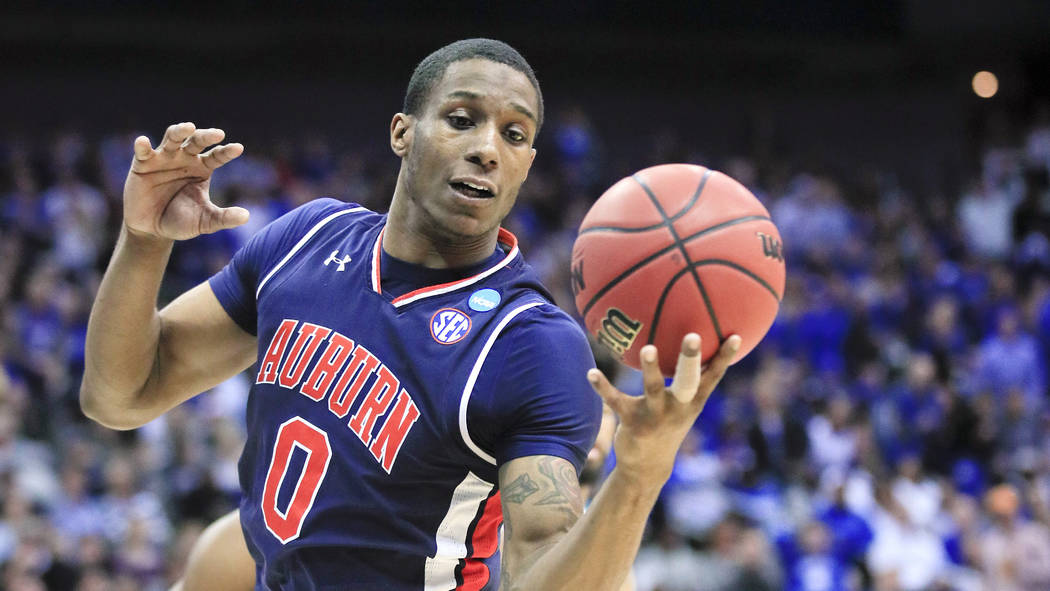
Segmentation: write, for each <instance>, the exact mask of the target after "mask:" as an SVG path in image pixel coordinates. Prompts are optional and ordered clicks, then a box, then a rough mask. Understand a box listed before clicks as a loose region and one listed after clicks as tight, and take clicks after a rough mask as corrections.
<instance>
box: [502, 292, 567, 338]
mask: <svg viewBox="0 0 1050 591" xmlns="http://www.w3.org/2000/svg"><path fill="white" fill-rule="evenodd" d="M516 310H520V311H518V313H517V314H515V315H514V317H513V318H512V319H511V320H510V322H509V324H508V326H507V327H506V329H505V330H504V333H505V334H506V335H512V336H514V337H515V338H517V339H521V338H527V339H532V338H535V339H539V340H542V341H559V342H562V343H564V342H567V341H573V342H576V343H581V344H583V345H584V346H586V345H587V335H586V334H584V332H583V329H582V328H580V325H579V323H577V322H576V320H575V319H573V317H572V316H570V315H569V314H568V313H566V312H565V311H564V310H562V309H561V308H559V307H558V306H557V305H556V304H554V303H553V302H551V301H550V300H548V299H547V298H546V297H543V296H542V295H541V294H536V296H535V297H526V298H521V299H520V300H519V302H518V303H517V305H516V306H515V307H514V308H513V310H512V311H511V312H514V311H516ZM508 315H509V313H508Z"/></svg>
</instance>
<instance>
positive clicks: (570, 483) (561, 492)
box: [536, 458, 583, 517]
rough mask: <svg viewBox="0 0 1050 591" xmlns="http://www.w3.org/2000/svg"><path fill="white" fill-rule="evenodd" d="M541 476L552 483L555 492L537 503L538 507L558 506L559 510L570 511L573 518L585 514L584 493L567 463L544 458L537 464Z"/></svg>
mask: <svg viewBox="0 0 1050 591" xmlns="http://www.w3.org/2000/svg"><path fill="white" fill-rule="evenodd" d="M537 466H538V467H539V470H540V474H543V476H545V477H546V478H547V479H548V480H550V482H551V486H553V487H554V490H552V491H551V492H549V493H548V494H547V495H546V496H544V497H543V498H542V499H540V500H539V501H537V502H536V504H537V505H556V506H557V508H558V509H561V510H563V511H564V510H568V512H569V513H571V514H572V516H573V517H579V516H580V515H581V514H582V513H583V493H581V492H580V487H579V484H578V483H577V482H576V472H575V471H574V470H573V469H572V466H570V465H569V464H567V463H565V462H557V463H555V460H554V459H553V458H543V459H542V460H540V461H539V463H538V464H537Z"/></svg>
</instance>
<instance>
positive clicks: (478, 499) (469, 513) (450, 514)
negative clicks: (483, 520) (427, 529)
mask: <svg viewBox="0 0 1050 591" xmlns="http://www.w3.org/2000/svg"><path fill="white" fill-rule="evenodd" d="M495 487H496V485H494V484H493V483H491V482H486V481H485V480H483V479H482V478H481V477H479V476H478V475H476V474H474V473H473V472H469V471H468V472H467V476H466V478H464V479H463V482H460V483H459V485H458V486H457V487H456V489H455V490H454V491H452V501H451V502H450V503H449V507H448V511H447V512H446V513H445V518H444V519H442V520H441V525H439V526H438V528H437V532H436V533H435V534H434V542H435V548H436V549H435V550H434V555H433V556H430V557H428V558H427V560H426V563H425V564H424V566H423V580H424V585H423V589H424V590H425V591H449V590H450V589H455V588H456V584H457V583H456V568H457V567H459V561H460V560H462V559H464V558H466V557H467V536H469V535H470V533H471V532H470V525H471V524H472V523H474V520H475V519H476V518H477V516H478V511H479V510H480V509H481V505H482V503H484V502H485V500H486V499H488V498H489V495H491V494H492V490H493V489H494V488H495Z"/></svg>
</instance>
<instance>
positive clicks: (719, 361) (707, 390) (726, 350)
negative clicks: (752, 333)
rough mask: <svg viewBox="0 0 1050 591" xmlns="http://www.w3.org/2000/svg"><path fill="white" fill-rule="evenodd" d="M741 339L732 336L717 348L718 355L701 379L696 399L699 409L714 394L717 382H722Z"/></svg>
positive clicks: (738, 348)
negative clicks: (698, 394)
mask: <svg viewBox="0 0 1050 591" xmlns="http://www.w3.org/2000/svg"><path fill="white" fill-rule="evenodd" d="M741 342H742V341H741V339H740V336H739V335H732V336H730V337H729V338H728V339H726V340H725V342H723V343H722V346H721V347H719V349H718V353H717V354H716V355H715V357H714V359H712V360H711V362H710V363H708V364H707V370H706V371H705V372H704V375H703V378H702V384H701V386H700V393H701V395H700V396H697V397H696V400H697V403H698V404H699V405H700V408H703V406H704V404H706V403H707V399H708V397H710V396H711V393H712V392H714V390H715V386H717V385H718V382H720V381H722V376H724V375H725V373H726V370H727V369H729V364H730V363H732V362H733V359H734V358H735V357H736V352H737V351H739V350H740V343H741Z"/></svg>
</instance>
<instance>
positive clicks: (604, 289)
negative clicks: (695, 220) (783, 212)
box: [580, 215, 773, 316]
mask: <svg viewBox="0 0 1050 591" xmlns="http://www.w3.org/2000/svg"><path fill="white" fill-rule="evenodd" d="M758 221H767V222H772V221H773V220H771V219H770V218H769V217H768V216H764V215H747V216H743V217H739V218H733V219H731V220H726V221H724V222H720V223H717V224H715V225H713V226H709V227H707V228H704V229H702V230H697V231H696V232H694V233H693V234H690V235H689V236H686V237H685V238H683V239H682V242H683V243H685V242H690V241H692V240H695V239H697V238H699V237H701V236H704V235H706V234H710V233H711V232H717V231H718V230H721V229H723V228H727V227H729V226H735V225H737V224H743V223H746V222H758ZM675 248H677V245H675V244H672V245H670V246H665V247H664V248H661V249H660V250H658V251H656V252H654V253H653V254H651V255H649V256H647V257H645V258H644V259H642V260H640V261H638V262H637V263H635V264H633V265H631V266H630V267H628V268H627V269H626V270H624V272H623V273H620V274H619V275H617V276H616V277H614V278H613V279H612V280H610V281H609V282H608V283H606V284H605V286H603V287H602V288H601V289H599V290H598V292H597V293H595V294H594V296H593V297H592V298H591V300H590V301H589V302H587V305H585V306H584V307H583V310H582V311H581V312H580V313H581V314H582V315H584V316H586V315H587V312H589V311H590V310H591V308H593V307H594V304H596V303H597V302H598V300H599V299H601V297H602V296H604V295H605V294H606V293H608V292H609V290H610V289H612V288H614V287H616V286H617V285H619V283H620V282H621V281H623V280H624V279H626V278H627V277H628V276H630V275H631V273H634V272H635V271H637V270H638V269H640V268H641V267H644V266H645V265H648V264H649V263H651V262H653V261H654V260H656V259H658V258H660V257H662V256H663V255H665V254H667V253H668V252H669V251H671V250H674V249H675Z"/></svg>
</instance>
